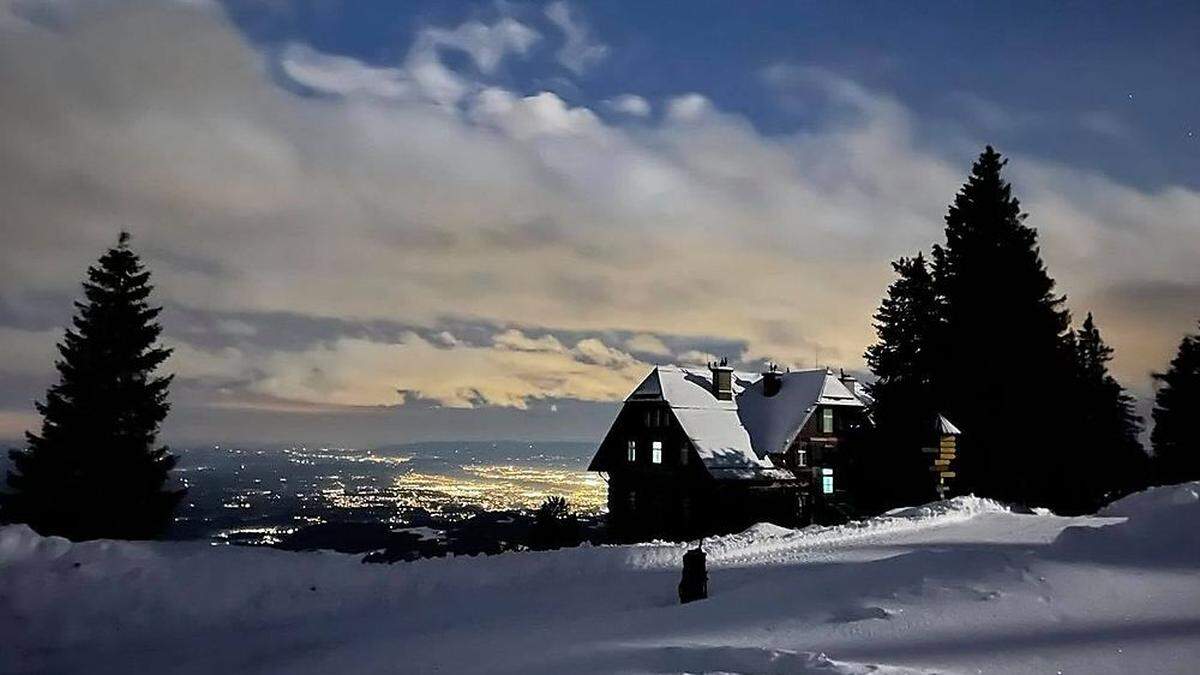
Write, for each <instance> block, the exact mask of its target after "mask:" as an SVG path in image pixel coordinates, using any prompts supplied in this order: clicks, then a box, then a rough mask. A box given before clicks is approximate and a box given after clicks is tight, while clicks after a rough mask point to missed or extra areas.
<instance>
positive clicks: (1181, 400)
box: [1150, 333, 1200, 483]
mask: <svg viewBox="0 0 1200 675" xmlns="http://www.w3.org/2000/svg"><path fill="white" fill-rule="evenodd" d="M1154 379H1155V380H1156V381H1157V382H1158V384H1159V386H1158V392H1157V393H1156V395H1155V397H1154V412H1153V416H1154V431H1153V432H1152V433H1151V434H1150V442H1151V445H1153V446H1154V468H1155V473H1156V477H1157V480H1158V481H1159V482H1161V483H1181V482H1184V481H1189V480H1200V333H1197V334H1195V335H1186V336H1184V338H1183V340H1182V341H1181V342H1180V343H1179V351H1178V352H1176V354H1175V358H1174V359H1172V360H1171V366H1170V368H1168V369H1167V372H1165V373H1155V374H1154Z"/></svg>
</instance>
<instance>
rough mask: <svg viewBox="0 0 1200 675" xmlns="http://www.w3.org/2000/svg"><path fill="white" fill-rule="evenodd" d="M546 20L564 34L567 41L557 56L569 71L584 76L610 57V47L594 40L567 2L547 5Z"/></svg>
mask: <svg viewBox="0 0 1200 675" xmlns="http://www.w3.org/2000/svg"><path fill="white" fill-rule="evenodd" d="M546 18H548V19H550V21H551V23H553V24H554V25H555V26H558V28H559V30H561V31H562V33H563V37H564V38H565V40H564V42H563V45H562V47H560V48H559V50H558V53H557V54H556V56H557V57H558V62H559V63H561V64H562V65H563V67H564V68H566V69H567V70H570V71H571V72H573V73H575V74H576V75H582V74H583V73H584V71H586V70H588V69H589V68H591V67H592V66H594V65H596V64H598V63H600V62H601V61H603V60H604V59H605V58H606V57H607V56H608V45H606V44H603V43H601V42H597V41H596V40H594V39H593V38H592V36H591V34H590V31H589V30H588V27H587V26H586V25H584V24H583V23H581V22H580V21H579V20H578V19H577V18H575V17H574V16H573V12H572V10H571V8H570V6H568V5H567V3H566V2H562V1H561V0H559V2H552V3H550V4H549V5H546Z"/></svg>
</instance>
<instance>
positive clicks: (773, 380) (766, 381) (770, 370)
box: [762, 363, 783, 397]
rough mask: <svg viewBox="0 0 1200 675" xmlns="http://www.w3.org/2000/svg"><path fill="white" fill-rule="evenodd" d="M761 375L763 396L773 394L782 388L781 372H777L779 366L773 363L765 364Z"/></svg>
mask: <svg viewBox="0 0 1200 675" xmlns="http://www.w3.org/2000/svg"><path fill="white" fill-rule="evenodd" d="M762 376H763V396H767V397H770V396H774V395H775V394H778V393H779V390H780V389H782V388H783V373H781V372H779V366H777V365H775V364H774V363H772V364H769V365H768V366H767V370H766V372H764V373H763V374H762Z"/></svg>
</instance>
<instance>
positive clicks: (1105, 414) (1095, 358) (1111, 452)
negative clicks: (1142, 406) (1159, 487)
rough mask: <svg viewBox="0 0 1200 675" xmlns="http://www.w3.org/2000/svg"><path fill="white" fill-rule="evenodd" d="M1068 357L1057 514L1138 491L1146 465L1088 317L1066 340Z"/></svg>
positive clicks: (1129, 410)
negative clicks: (1066, 431)
mask: <svg viewBox="0 0 1200 675" xmlns="http://www.w3.org/2000/svg"><path fill="white" fill-rule="evenodd" d="M1069 344H1070V348H1071V350H1072V353H1073V355H1074V365H1075V383H1074V390H1073V395H1072V397H1071V398H1070V400H1069V401H1066V403H1067V404H1068V405H1069V408H1067V410H1066V411H1065V412H1068V415H1064V417H1068V418H1069V419H1070V420H1071V421H1072V424H1073V431H1074V434H1073V441H1072V442H1071V443H1070V444H1069V445H1068V446H1067V447H1066V450H1067V452H1066V454H1065V456H1064V457H1063V460H1064V461H1063V462H1062V463H1061V464H1060V470H1061V471H1062V472H1063V474H1064V475H1063V476H1061V477H1060V483H1061V486H1060V488H1059V498H1058V499H1057V500H1056V501H1057V505H1058V507H1059V509H1060V510H1062V511H1066V512H1075V513H1087V512H1091V511H1094V510H1095V509H1096V508H1098V507H1100V506H1101V505H1103V504H1104V503H1106V502H1108V501H1112V500H1113V499H1115V498H1117V497H1121V496H1124V495H1125V494H1128V493H1129V492H1131V491H1133V490H1135V489H1138V488H1140V487H1142V486H1144V485H1145V484H1146V482H1147V477H1148V469H1149V467H1148V464H1149V462H1148V460H1149V458H1148V457H1147V456H1146V453H1145V452H1144V451H1143V450H1142V445H1141V443H1140V442H1139V441H1138V433H1139V431H1140V430H1141V418H1140V417H1138V415H1137V414H1136V413H1135V412H1134V410H1133V397H1131V396H1129V395H1128V394H1126V393H1125V390H1124V388H1122V387H1121V385H1120V383H1118V382H1117V380H1116V379H1115V378H1114V377H1113V376H1112V375H1111V374H1109V372H1108V363H1109V362H1110V361H1111V360H1112V354H1113V350H1112V348H1111V347H1109V346H1108V345H1107V344H1105V342H1104V340H1103V338H1102V337H1101V336H1100V330H1099V329H1098V328H1097V327H1096V322H1095V319H1094V318H1093V317H1092V314H1091V313H1090V312H1089V313H1088V315H1087V319H1085V320H1084V322H1083V326H1082V327H1081V328H1080V329H1079V330H1077V331H1075V333H1074V334H1073V335H1072V336H1071V339H1070V340H1069Z"/></svg>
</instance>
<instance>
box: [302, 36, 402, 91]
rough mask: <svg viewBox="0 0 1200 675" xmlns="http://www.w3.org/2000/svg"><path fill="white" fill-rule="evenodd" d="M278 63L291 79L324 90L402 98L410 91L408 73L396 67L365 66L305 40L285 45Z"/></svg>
mask: <svg viewBox="0 0 1200 675" xmlns="http://www.w3.org/2000/svg"><path fill="white" fill-rule="evenodd" d="M279 65H280V68H282V69H283V72H284V73H285V74H286V75H287V76H288V77H290V78H291V79H292V80H293V81H295V82H297V83H299V84H302V85H304V86H306V87H309V88H311V89H315V90H317V91H320V92H324V93H329V94H339V95H342V96H352V95H356V94H366V95H370V96H378V97H380V98H402V97H405V96H409V95H411V94H412V93H413V84H412V82H411V81H410V80H409V76H408V74H407V73H405V72H404V70H402V69H400V68H378V67H372V66H368V65H366V64H364V63H362V62H361V61H359V60H358V59H352V58H349V57H346V56H337V55H335V54H324V53H322V52H318V51H316V50H315V49H313V48H312V47H309V46H308V45H305V44H295V43H293V44H290V45H288V46H287V47H286V48H285V49H284V50H283V53H282V54H281V55H280V59H279Z"/></svg>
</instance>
